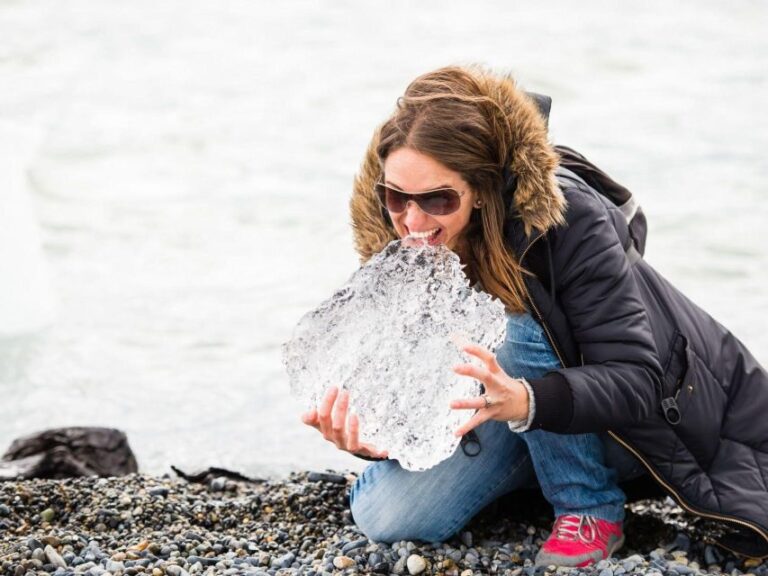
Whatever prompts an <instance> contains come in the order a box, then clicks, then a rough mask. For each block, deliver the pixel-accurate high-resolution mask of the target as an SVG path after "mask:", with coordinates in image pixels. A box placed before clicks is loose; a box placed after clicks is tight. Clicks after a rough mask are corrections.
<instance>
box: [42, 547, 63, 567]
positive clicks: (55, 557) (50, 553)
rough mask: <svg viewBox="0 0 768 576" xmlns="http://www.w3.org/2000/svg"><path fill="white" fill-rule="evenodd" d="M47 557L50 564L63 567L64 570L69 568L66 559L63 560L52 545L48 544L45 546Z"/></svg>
mask: <svg viewBox="0 0 768 576" xmlns="http://www.w3.org/2000/svg"><path fill="white" fill-rule="evenodd" d="M45 557H46V558H48V562H50V563H51V564H53V565H54V566H56V567H59V566H61V567H62V568H66V567H67V563H66V562H64V558H62V557H61V556H60V555H59V553H58V552H56V550H55V549H54V548H53V547H52V546H51V545H50V544H47V545H46V546H45Z"/></svg>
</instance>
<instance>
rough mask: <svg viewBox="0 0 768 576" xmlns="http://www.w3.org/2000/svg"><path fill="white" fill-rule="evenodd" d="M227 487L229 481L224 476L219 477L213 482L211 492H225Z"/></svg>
mask: <svg viewBox="0 0 768 576" xmlns="http://www.w3.org/2000/svg"><path fill="white" fill-rule="evenodd" d="M226 486H227V479H226V478H225V477H224V476H218V477H217V478H214V479H213V480H211V490H213V491H214V492H223V491H224V488H226Z"/></svg>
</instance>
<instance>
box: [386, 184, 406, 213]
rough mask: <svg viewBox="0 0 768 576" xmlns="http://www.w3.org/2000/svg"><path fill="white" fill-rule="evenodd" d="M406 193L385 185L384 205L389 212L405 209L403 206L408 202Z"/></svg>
mask: <svg viewBox="0 0 768 576" xmlns="http://www.w3.org/2000/svg"><path fill="white" fill-rule="evenodd" d="M408 198H409V195H408V194H404V193H403V192H398V191H397V190H394V189H393V188H389V187H387V189H386V201H385V203H384V205H385V206H386V207H387V210H389V211H390V212H395V213H397V212H402V211H403V210H405V207H406V206H407V204H408Z"/></svg>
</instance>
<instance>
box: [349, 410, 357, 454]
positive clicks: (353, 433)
mask: <svg viewBox="0 0 768 576" xmlns="http://www.w3.org/2000/svg"><path fill="white" fill-rule="evenodd" d="M359 437H360V419H359V418H358V417H357V414H350V415H349V434H348V436H347V449H348V450H349V451H350V452H357V451H358V450H360V442H359Z"/></svg>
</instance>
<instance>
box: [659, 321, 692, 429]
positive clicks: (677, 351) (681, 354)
mask: <svg viewBox="0 0 768 576" xmlns="http://www.w3.org/2000/svg"><path fill="white" fill-rule="evenodd" d="M689 365H690V363H689V353H688V339H687V338H686V337H685V336H683V334H682V333H681V332H680V331H679V330H677V329H675V331H674V332H673V334H672V339H671V340H670V346H669V354H668V355H667V359H666V361H665V362H664V380H663V381H662V388H663V389H662V390H661V403H660V409H661V414H662V416H663V417H664V419H665V420H666V421H667V423H669V424H670V425H671V426H677V425H678V424H679V423H680V420H681V419H682V412H681V410H680V406H679V404H678V402H677V400H678V397H679V395H680V391H681V390H682V388H683V383H684V381H685V380H686V378H687V375H688V369H689Z"/></svg>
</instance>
